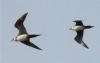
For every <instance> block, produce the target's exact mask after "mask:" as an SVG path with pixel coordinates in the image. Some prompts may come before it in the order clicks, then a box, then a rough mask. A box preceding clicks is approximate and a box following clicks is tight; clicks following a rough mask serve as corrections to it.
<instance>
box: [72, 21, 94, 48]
mask: <svg viewBox="0 0 100 63" xmlns="http://www.w3.org/2000/svg"><path fill="white" fill-rule="evenodd" d="M73 22H75V23H76V25H75V26H73V27H71V28H70V30H74V31H76V32H77V35H76V37H75V38H74V40H75V41H76V42H77V43H79V44H81V45H83V46H84V47H85V48H89V47H88V46H87V45H86V44H85V43H84V41H83V40H82V39H83V33H84V30H85V29H90V28H92V27H94V26H90V25H88V26H85V25H83V23H82V20H75V21H73Z"/></svg>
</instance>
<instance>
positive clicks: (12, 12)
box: [0, 0, 100, 63]
mask: <svg viewBox="0 0 100 63" xmlns="http://www.w3.org/2000/svg"><path fill="white" fill-rule="evenodd" d="M0 11H1V13H0V15H2V16H1V17H2V18H1V20H0V26H1V27H0V28H1V31H0V35H1V36H2V37H1V36H0V39H1V41H0V42H1V46H0V50H1V52H0V53H1V58H0V59H1V60H0V62H1V63H100V49H99V48H100V42H99V41H100V40H99V39H100V35H99V33H100V28H99V27H100V0H9V1H8V0H2V5H1V10H0ZM26 12H28V13H29V14H28V16H27V18H26V20H25V22H24V24H25V27H26V29H27V31H28V32H29V33H39V34H42V35H41V36H40V37H37V38H33V39H31V42H33V43H34V44H36V45H38V46H39V47H40V48H42V49H43V51H39V50H36V49H34V48H31V47H28V46H26V45H24V44H21V43H20V42H18V43H16V42H11V39H12V38H13V37H14V36H15V35H16V33H17V32H18V30H17V29H16V28H14V24H15V22H16V20H17V19H18V18H19V17H20V16H21V15H22V14H24V13H26ZM77 19H82V20H83V23H84V24H86V25H88V24H90V25H94V26H95V27H94V28H92V29H90V30H85V32H84V33H85V35H84V42H85V43H86V44H87V45H88V46H89V48H90V49H89V50H87V49H85V48H84V47H82V46H80V45H79V44H77V43H76V42H75V41H74V40H73V38H74V37H75V35H76V33H75V32H73V31H70V30H69V28H70V27H71V26H72V25H74V23H73V22H72V21H73V20H77Z"/></svg>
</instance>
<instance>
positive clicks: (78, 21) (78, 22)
mask: <svg viewBox="0 0 100 63" xmlns="http://www.w3.org/2000/svg"><path fill="white" fill-rule="evenodd" d="M73 22H76V25H77V26H78V25H81V26H82V25H83V23H82V21H81V20H75V21H73Z"/></svg>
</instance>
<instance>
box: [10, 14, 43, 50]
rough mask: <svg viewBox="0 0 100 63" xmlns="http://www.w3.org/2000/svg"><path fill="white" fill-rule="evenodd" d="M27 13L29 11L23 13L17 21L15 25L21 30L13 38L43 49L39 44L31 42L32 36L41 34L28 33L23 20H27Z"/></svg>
mask: <svg viewBox="0 0 100 63" xmlns="http://www.w3.org/2000/svg"><path fill="white" fill-rule="evenodd" d="M27 14H28V13H25V14H23V15H22V16H21V17H20V18H19V19H18V20H17V22H16V23H15V27H16V28H17V29H18V30H19V33H18V35H17V36H16V37H15V38H13V40H12V41H19V42H21V43H23V44H25V45H27V46H30V47H33V48H36V49H38V50H42V49H41V48H39V47H38V46H36V45H35V44H33V43H31V42H30V38H34V37H37V36H40V34H28V33H27V31H26V28H25V27H24V25H23V22H24V21H25V18H26V16H27Z"/></svg>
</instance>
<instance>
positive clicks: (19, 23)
mask: <svg viewBox="0 0 100 63" xmlns="http://www.w3.org/2000/svg"><path fill="white" fill-rule="evenodd" d="M27 14H28V13H25V14H24V15H22V16H21V17H20V18H19V19H18V20H17V22H16V23H15V27H16V28H17V29H18V30H19V35H21V34H27V31H26V29H25V27H24V25H23V22H24V20H25V18H26V16H27Z"/></svg>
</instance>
